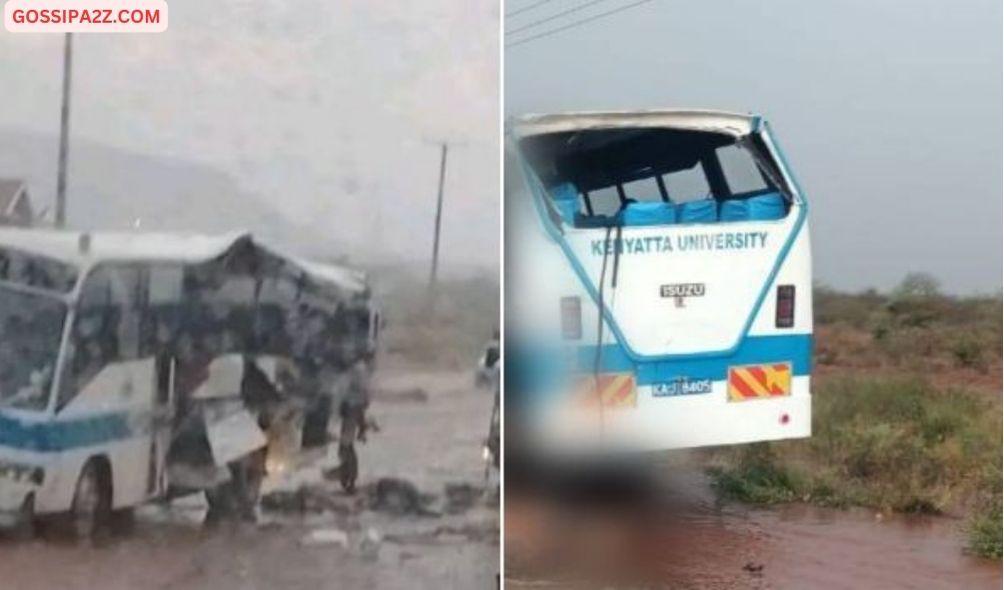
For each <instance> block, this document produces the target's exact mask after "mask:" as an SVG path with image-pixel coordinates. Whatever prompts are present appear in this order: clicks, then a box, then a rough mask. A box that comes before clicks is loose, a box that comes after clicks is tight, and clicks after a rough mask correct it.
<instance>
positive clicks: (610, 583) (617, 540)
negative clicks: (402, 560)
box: [505, 478, 1001, 590]
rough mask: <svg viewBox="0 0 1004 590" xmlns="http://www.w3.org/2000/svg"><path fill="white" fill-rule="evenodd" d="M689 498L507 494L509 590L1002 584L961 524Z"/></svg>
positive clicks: (996, 566) (994, 564)
mask: <svg viewBox="0 0 1004 590" xmlns="http://www.w3.org/2000/svg"><path fill="white" fill-rule="evenodd" d="M695 482H696V483H694V482H692V483H691V484H690V485H689V486H688V487H691V488H694V487H700V486H703V487H704V489H703V490H696V491H695V490H688V491H686V492H685V493H684V496H688V495H689V497H685V498H683V499H682V500H681V498H679V497H677V498H674V500H673V501H670V502H657V503H656V504H655V505H653V504H651V501H649V502H646V501H641V502H635V503H633V505H629V506H624V505H621V506H619V507H615V508H610V507H609V506H608V507H604V508H596V507H591V508H588V509H577V510H570V509H568V508H567V505H565V506H563V507H556V505H553V504H548V503H545V502H543V501H541V500H540V498H533V499H528V498H527V497H525V496H521V497H516V496H515V495H512V496H507V498H506V512H505V518H506V523H505V529H506V539H505V542H506V579H507V581H508V586H507V587H511V588H531V587H541V586H544V587H554V588H563V587H574V588H581V587H589V586H591V585H596V586H605V587H639V586H641V587H655V588H702V589H703V588H710V589H726V588H814V589H823V590H826V589H844V588H854V589H869V588H875V589H890V588H925V589H926V588H1000V587H1001V562H1000V561H999V560H997V561H995V560H983V559H978V558H974V557H970V556H967V555H966V554H965V553H964V551H963V548H964V545H965V538H964V533H963V531H962V528H963V525H964V523H963V522H962V521H960V520H957V519H950V518H945V517H921V516H911V517H905V516H879V515H876V514H875V513H874V512H871V511H867V510H860V509H854V510H835V509H826V508H817V507H812V506H805V505H790V506H786V507H782V508H778V509H769V510H765V509H751V508H747V507H744V506H739V505H725V506H720V505H717V504H716V503H715V502H714V501H713V500H712V499H710V492H709V491H708V490H707V487H706V481H704V480H703V478H695Z"/></svg>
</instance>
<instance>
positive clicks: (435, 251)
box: [429, 141, 447, 291]
mask: <svg viewBox="0 0 1004 590" xmlns="http://www.w3.org/2000/svg"><path fill="white" fill-rule="evenodd" d="M446 150H447V144H446V142H445V141H444V142H443V144H442V151H441V155H440V158H439V195H438V197H437V199H436V230H435V234H434V235H433V238H432V269H431V270H430V271H429V290H430V291H431V290H432V289H434V288H435V286H436V272H437V271H438V270H439V229H440V225H441V224H442V220H443V183H444V181H445V180H446Z"/></svg>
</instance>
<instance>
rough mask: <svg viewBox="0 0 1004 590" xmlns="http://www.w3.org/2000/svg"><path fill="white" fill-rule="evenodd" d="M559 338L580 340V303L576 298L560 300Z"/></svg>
mask: <svg viewBox="0 0 1004 590" xmlns="http://www.w3.org/2000/svg"><path fill="white" fill-rule="evenodd" d="M561 336H562V337H563V338H564V339H565V340H578V339H579V338H582V302H581V300H580V299H579V298H578V297H562V298H561Z"/></svg>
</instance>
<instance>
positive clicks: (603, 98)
mask: <svg viewBox="0 0 1004 590" xmlns="http://www.w3.org/2000/svg"><path fill="white" fill-rule="evenodd" d="M533 3H534V0H511V1H510V2H509V3H508V4H507V6H506V11H507V12H510V13H511V12H513V11H515V10H519V9H520V8H522V7H525V6H529V5H531V4H533ZM629 3H630V2H627V0H607V1H606V2H602V3H601V4H599V5H597V6H595V7H594V8H593V9H591V10H587V11H581V12H577V13H575V14H574V15H569V16H568V17H565V18H564V19H557V20H554V21H551V22H549V23H546V24H544V25H543V26H541V27H539V28H535V29H532V30H527V31H526V32H524V33H521V34H520V35H511V36H510V37H509V38H508V40H509V41H510V42H512V41H515V40H518V39H521V38H525V36H527V35H529V34H531V33H535V32H539V31H546V30H548V29H549V28H550V27H554V26H560V24H563V23H567V22H570V21H571V20H573V19H575V18H580V17H584V16H587V15H589V14H594V13H598V12H604V11H606V10H610V9H612V8H615V7H616V6H618V5H619V4H620V5H626V4H629ZM581 4H582V1H581V0H555V1H551V2H548V3H546V4H544V5H542V6H540V7H538V8H536V9H533V10H528V11H526V12H524V13H521V14H519V15H516V16H514V17H511V18H509V19H508V20H507V28H508V29H509V30H513V29H514V28H516V27H519V26H522V25H526V24H528V23H531V22H533V21H535V20H539V19H542V18H546V17H548V16H549V15H552V14H557V13H558V12H561V11H562V10H567V9H569V8H571V7H574V6H576V5H581ZM505 101H506V102H505V110H506V113H507V114H520V113H526V112H547V111H559V110H575V109H608V108H654V107H668V106H678V107H707V108H717V109H728V110H736V111H744V112H745V111H754V112H758V113H762V114H764V115H765V116H766V117H767V118H768V119H769V120H770V121H771V124H772V127H773V128H774V131H775V132H776V133H777V135H778V136H779V138H780V141H781V144H782V145H783V147H784V149H785V152H786V156H787V157H788V159H789V161H790V163H791V164H792V166H793V167H794V169H795V173H796V175H797V176H798V177H799V180H800V181H801V184H802V185H803V188H804V189H805V190H806V192H807V193H808V198H809V200H810V207H811V208H810V224H811V227H812V232H813V236H812V241H813V249H814V260H815V272H816V277H817V278H818V279H820V280H822V281H825V282H827V283H829V284H831V285H834V286H838V287H842V288H849V289H858V288H865V287H869V286H875V287H879V288H887V287H889V286H891V285H894V284H895V283H897V282H898V281H899V280H900V279H901V278H902V277H903V275H904V274H905V273H907V272H909V271H927V272H930V273H932V274H934V275H935V276H936V277H938V278H939V279H940V280H941V281H942V282H943V284H944V286H945V288H946V289H947V290H951V291H956V292H974V291H982V292H992V291H997V290H999V289H1000V287H1001V219H1002V217H1001V198H1002V197H1001V195H1002V187H1001V129H1002V122H1001V109H1002V97H1001V3H1000V1H999V0H966V1H959V2H946V1H944V0H915V1H910V2H907V1H901V2H871V1H867V0H853V1H834V2H806V1H804V0H761V1H759V2H745V1H741V0H717V1H714V2H697V1H692V2H683V1H675V0H654V1H653V2H650V3H647V4H644V5H641V6H639V7H637V8H633V9H630V10H626V11H624V12H621V13H619V14H616V15H613V16H611V17H608V18H602V19H599V20H596V21H595V22H592V23H589V24H586V25H583V26H580V27H575V28H573V29H569V30H567V31H564V32H560V33H557V34H554V35H551V36H549V37H546V38H541V39H538V40H535V41H531V42H528V43H525V44H523V45H519V46H515V47H511V48H509V49H508V50H507V51H506V60H505Z"/></svg>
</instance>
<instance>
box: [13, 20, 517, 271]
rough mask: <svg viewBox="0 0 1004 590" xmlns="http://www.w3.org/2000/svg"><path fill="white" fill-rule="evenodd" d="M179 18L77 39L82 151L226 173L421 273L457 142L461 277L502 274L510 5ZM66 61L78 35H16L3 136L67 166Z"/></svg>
mask: <svg viewBox="0 0 1004 590" xmlns="http://www.w3.org/2000/svg"><path fill="white" fill-rule="evenodd" d="M169 4H170V24H169V29H168V31H167V32H165V33H161V34H137V35H122V34H120V35H110V34H106V35H98V34H90V35H87V34H84V35H77V36H76V37H75V47H74V49H75V52H74V79H73V111H72V113H73V116H72V137H73V138H82V139H87V140H93V141H95V142H100V143H103V144H107V145H109V146H112V147H115V148H119V149H126V150H130V151H136V152H141V153H143V154H149V155H153V156H165V157H172V158H181V159H187V160H193V161H196V162H200V163H205V164H210V165H212V166H214V167H217V168H219V169H221V170H223V171H225V172H227V173H230V174H232V175H234V176H235V177H236V178H237V179H238V181H239V183H240V185H241V188H242V189H243V190H246V191H249V192H254V193H258V194H261V195H265V196H266V198H268V199H270V200H272V201H273V202H274V203H277V204H279V206H280V208H281V209H282V210H283V212H284V213H285V214H286V215H287V216H288V217H289V218H290V219H291V220H293V221H294V222H296V223H301V224H305V225H307V226H310V227H311V228H312V229H313V230H316V231H318V232H322V233H325V232H326V233H328V234H331V235H333V236H336V237H337V238H339V239H340V240H343V241H351V242H352V243H353V244H355V245H356V247H362V248H368V249H370V250H371V251H373V252H379V251H387V252H390V253H392V254H394V255H397V256H403V257H407V258H410V259H427V258H428V256H429V253H430V252H431V249H432V246H431V235H430V234H431V228H432V225H433V216H434V204H435V196H436V184H437V175H438V170H439V148H438V145H436V144H435V142H438V141H441V140H450V141H453V142H455V143H456V144H457V145H456V146H455V148H454V149H453V151H452V152H451V153H450V165H449V168H448V173H447V185H446V207H445V212H444V235H443V248H442V255H443V260H444V263H446V264H450V263H461V264H465V265H470V264H477V265H485V266H490V267H497V265H498V255H499V254H498V253H499V245H498V235H499V214H498V210H499V207H498V191H499V183H498V178H499V174H498V117H499V107H498V104H499V101H498V94H499V84H498V77H499V71H498V67H499V63H498V61H499V57H498V27H499V6H498V3H497V2H493V1H491V0H475V1H472V0H423V1H422V2H416V3H399V4H395V5H393V6H390V5H387V4H384V3H376V2H371V1H370V0H339V1H337V2H330V1H328V0H299V1H297V2H288V1H285V0H215V1H214V2H211V3H207V2H201V1H198V0H170V2H169ZM61 56H62V36H61V35H38V34H36V35H24V34H22V35H15V34H10V33H7V32H3V31H0V90H2V92H0V95H2V97H3V108H2V109H0V126H3V127H8V128H15V129H18V130H26V131H31V132H37V133H39V134H45V135H49V136H51V137H52V140H53V144H52V154H53V162H52V166H53V169H55V155H56V143H55V141H56V136H57V134H58V127H59V117H58V114H59V88H60V71H61V70H60V68H61V59H62V57H61ZM0 149H17V146H8V145H4V146H0ZM71 150H72V147H71ZM71 158H72V152H71ZM72 189H73V179H72V177H71V178H70V191H71V193H70V194H71V198H72ZM136 190H137V191H140V190H142V187H141V186H137V187H136ZM33 196H35V197H36V198H38V200H40V201H47V200H51V195H44V194H36V195H33ZM206 198H207V199H211V198H212V195H206ZM71 222H72V220H71Z"/></svg>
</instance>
